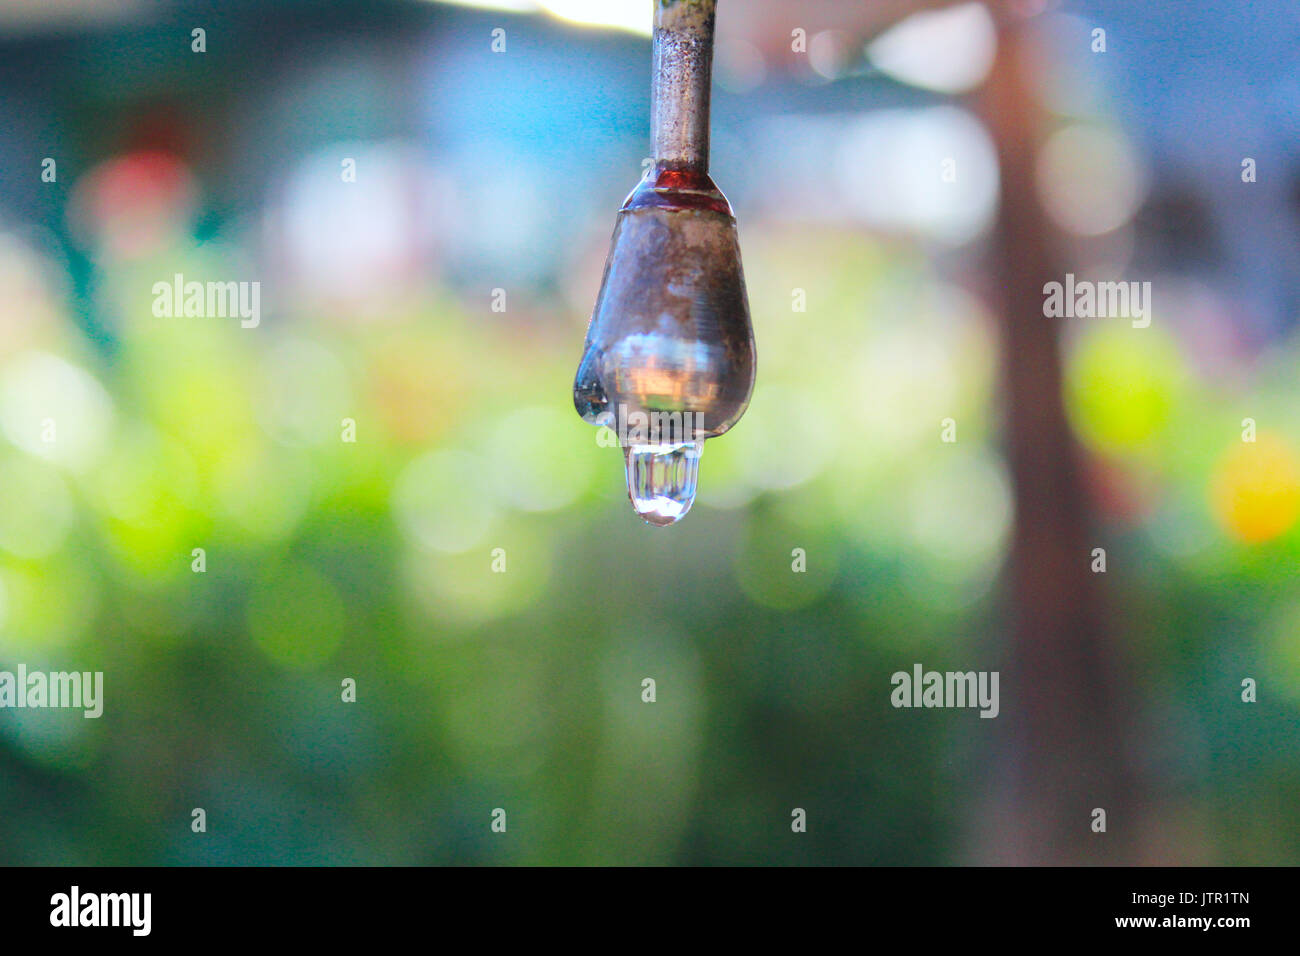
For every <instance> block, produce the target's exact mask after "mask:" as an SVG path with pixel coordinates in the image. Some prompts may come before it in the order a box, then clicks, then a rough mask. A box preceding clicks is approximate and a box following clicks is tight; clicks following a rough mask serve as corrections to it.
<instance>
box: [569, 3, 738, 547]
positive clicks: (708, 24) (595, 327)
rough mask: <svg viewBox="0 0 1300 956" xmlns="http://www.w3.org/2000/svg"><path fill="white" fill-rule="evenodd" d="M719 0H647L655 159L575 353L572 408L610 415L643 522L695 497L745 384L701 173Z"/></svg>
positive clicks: (716, 208) (719, 230)
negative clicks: (709, 445)
mask: <svg viewBox="0 0 1300 956" xmlns="http://www.w3.org/2000/svg"><path fill="white" fill-rule="evenodd" d="M716 12H717V3H716V0H656V2H655V29H654V48H653V60H654V66H653V90H652V96H651V132H652V139H653V146H654V160H655V162H654V166H652V167H651V168H649V169H648V170H647V171H646V175H645V177H644V178H643V179H642V180H641V182H640V183H639V184H638V185H637V187H636V188H635V189H634V190H632V194H631V195H630V196H628V198H627V201H626V202H624V203H623V207H622V209H620V210H619V214H618V219H617V221H616V223H615V225H614V237H613V239H612V241H611V243H610V250H609V258H608V260H607V261H606V263H605V277H604V279H603V280H602V282H601V287H600V293H599V295H598V296H597V298H596V307H595V309H594V310H593V312H592V316H591V324H590V326H589V327H588V329H587V340H586V343H585V346H584V348H583V355H582V360H581V362H580V363H579V365H578V373H577V375H576V376H575V378H574V383H573V403H574V406H575V407H576V408H577V410H578V414H579V415H581V416H582V417H583V419H584V420H585V421H587V422H590V423H591V424H594V425H600V424H605V425H610V427H611V428H613V429H614V431H615V433H616V435H617V436H618V440H619V444H620V445H622V447H623V450H624V455H625V456H626V464H627V490H628V497H629V498H630V499H631V500H632V506H633V508H634V509H635V510H636V513H637V514H638V515H640V516H641V517H642V518H643V519H645V520H646V521H647V522H648V523H650V524H652V525H658V526H664V525H670V524H673V523H675V522H677V521H679V520H680V519H681V518H682V517H683V516H684V515H685V514H686V513H687V512H688V511H689V510H690V508H691V504H692V503H693V502H694V500H695V489H696V485H697V482H698V479H699V467H700V455H701V453H702V451H703V448H704V440H705V439H707V438H715V437H717V436H718V435H721V434H723V433H724V432H726V431H727V430H728V429H730V428H731V426H732V425H734V424H735V423H736V422H737V421H739V420H740V416H741V415H743V414H744V412H745V408H746V407H747V406H748V404H749V396H750V393H751V392H752V391H753V388H754V333H753V329H752V328H751V326H750V322H749V300H748V297H747V296H746V294H745V278H744V274H743V272H742V270H741V265H740V245H739V241H738V239H737V236H736V220H735V217H734V216H733V215H732V211H731V205H730V204H729V203H728V202H727V199H726V197H725V196H723V195H722V193H721V191H720V190H719V189H718V187H717V186H716V185H714V183H713V180H712V179H711V178H710V177H709V158H708V157H709V88H710V84H711V78H712V66H713V28H714V21H715V16H716Z"/></svg>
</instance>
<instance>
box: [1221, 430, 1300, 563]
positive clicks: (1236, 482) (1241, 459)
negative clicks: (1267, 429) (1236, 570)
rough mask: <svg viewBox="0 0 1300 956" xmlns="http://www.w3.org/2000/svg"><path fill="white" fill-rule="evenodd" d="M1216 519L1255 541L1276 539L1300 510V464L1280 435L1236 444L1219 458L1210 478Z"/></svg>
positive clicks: (1246, 539)
mask: <svg viewBox="0 0 1300 956" xmlns="http://www.w3.org/2000/svg"><path fill="white" fill-rule="evenodd" d="M1210 504H1211V507H1212V508H1213V510H1214V514H1215V517H1216V518H1217V519H1218V520H1219V522H1220V523H1221V524H1222V525H1223V526H1224V527H1225V528H1226V529H1227V530H1228V531H1229V532H1230V533H1232V534H1233V535H1235V536H1236V537H1238V538H1240V539H1242V540H1243V541H1247V542H1250V543H1258V542H1261V541H1268V540H1270V539H1272V538H1276V537H1277V536H1278V535H1280V534H1282V533H1284V532H1285V531H1286V530H1287V529H1288V528H1290V527H1291V526H1292V525H1293V524H1294V523H1295V520H1296V516H1297V514H1300V462H1297V459H1296V455H1295V452H1293V451H1292V449H1291V447H1290V446H1289V445H1288V444H1287V443H1286V442H1285V441H1283V440H1282V439H1280V438H1278V437H1277V436H1275V435H1270V434H1264V433H1261V434H1260V435H1259V436H1258V438H1257V440H1256V441H1254V442H1241V443H1238V444H1236V445H1234V446H1233V447H1232V448H1230V449H1229V450H1228V451H1227V452H1225V453H1224V454H1223V455H1222V456H1221V457H1220V459H1219V463H1218V465H1217V467H1216V468H1215V471H1214V475H1213V477H1212V478H1211V480H1210Z"/></svg>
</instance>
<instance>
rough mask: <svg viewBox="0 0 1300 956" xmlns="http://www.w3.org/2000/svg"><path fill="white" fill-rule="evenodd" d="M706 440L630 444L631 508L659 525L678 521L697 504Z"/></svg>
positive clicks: (629, 487) (628, 473) (628, 451)
mask: <svg viewBox="0 0 1300 956" xmlns="http://www.w3.org/2000/svg"><path fill="white" fill-rule="evenodd" d="M703 453H704V442H702V441H686V442H677V443H674V444H669V445H628V446H627V447H626V448H625V449H624V454H625V455H626V458H627V494H628V497H629V498H631V499H632V507H633V508H634V509H636V513H637V514H639V515H640V516H641V518H642V519H643V520H644V521H645V522H646V523H647V524H652V525H655V526H656V527H660V528H662V527H666V526H667V525H670V524H675V523H676V522H678V521H680V520H681V519H682V518H684V517H686V512H688V511H690V510H691V505H693V504H694V503H695V487H696V484H697V483H698V482H699V478H700V455H702V454H703Z"/></svg>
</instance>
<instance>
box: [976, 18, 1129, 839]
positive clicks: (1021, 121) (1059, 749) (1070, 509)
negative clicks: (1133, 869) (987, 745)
mask: <svg viewBox="0 0 1300 956" xmlns="http://www.w3.org/2000/svg"><path fill="white" fill-rule="evenodd" d="M1017 6H1018V4H1014V3H1011V2H1007V3H1004V4H1003V5H1002V6H1001V7H1000V8H998V9H997V10H996V15H997V17H998V20H999V33H998V52H997V58H996V60H995V63H994V67H993V71H992V73H991V75H990V78H989V80H988V83H987V85H986V87H985V90H984V93H983V96H982V98H981V104H980V105H981V108H982V111H983V114H984V119H985V121H986V122H987V123H988V125H989V127H990V130H991V131H992V134H993V137H994V139H995V141H996V147H997V153H998V160H999V165H1000V168H1001V212H1000V216H999V221H998V226H997V231H996V235H995V238H994V244H993V256H994V262H993V269H992V276H991V278H992V281H993V282H994V283H995V284H996V285H995V300H996V301H995V307H996V308H997V309H998V311H999V314H1000V317H1001V329H1002V370H1001V386H1002V398H1003V402H1004V407H1005V409H1006V418H1005V425H1004V434H1005V443H1006V450H1007V455H1008V459H1009V463H1010V468H1011V473H1012V478H1013V483H1014V489H1015V508H1016V521H1015V530H1014V532H1013V543H1012V550H1011V556H1010V563H1009V567H1008V569H1007V575H1008V576H1007V582H1006V583H1007V588H1006V591H1005V593H1006V594H1007V597H1008V599H1009V602H1010V620H1009V621H1008V629H1009V634H1008V645H1007V646H1006V648H1005V651H1006V655H1005V660H1006V664H1005V670H1004V673H1003V680H1002V685H1001V694H1002V716H1001V717H1000V718H999V719H998V720H997V721H995V723H996V724H998V726H997V727H996V728H994V729H993V736H994V740H995V741H996V745H995V748H994V764H993V766H992V768H991V769H992V771H993V775H992V777H993V792H992V794H991V797H992V799H991V801H990V803H989V805H988V807H987V808H986V809H985V812H983V813H982V814H980V815H979V822H978V823H977V824H976V833H975V840H974V845H973V847H972V849H973V850H974V851H975V860H976V861H978V862H996V863H1014V864H1044V863H1086V862H1102V861H1106V862H1113V863H1123V862H1128V861H1132V860H1133V859H1134V858H1135V857H1136V855H1137V847H1136V846H1135V837H1136V833H1137V827H1136V821H1135V820H1134V819H1133V816H1132V811H1133V808H1134V807H1133V800H1132V786H1131V782H1130V775H1129V774H1128V773H1127V771H1126V770H1125V768H1124V752H1125V749H1126V746H1125V745H1126V741H1125V721H1124V720H1123V719H1122V718H1121V716H1120V712H1119V710H1118V708H1117V702H1118V701H1119V700H1120V699H1121V697H1122V691H1121V688H1120V685H1119V684H1118V683H1117V680H1116V675H1117V671H1118V667H1117V666H1116V664H1117V662H1116V660H1115V658H1114V655H1113V649H1112V647H1111V645H1110V643H1109V641H1108V634H1107V629H1106V625H1105V617H1106V615H1105V614H1104V613H1103V610H1102V599H1103V594H1102V590H1103V588H1102V587H1101V583H1102V582H1103V581H1104V576H1102V575H1098V574H1093V573H1092V571H1091V551H1092V549H1093V548H1094V547H1100V546H1102V543H1101V542H1099V541H1098V540H1097V539H1096V538H1095V537H1090V533H1091V522H1090V520H1089V501H1088V496H1087V494H1086V492H1085V488H1084V485H1083V482H1082V480H1081V475H1080V469H1079V460H1080V459H1079V452H1078V449H1077V448H1076V446H1075V443H1074V441H1073V438H1072V435H1071V432H1070V429H1069V426H1068V424H1067V421H1066V417H1065V409H1064V402H1063V396H1062V388H1061V386H1062V377H1061V357H1060V351H1059V335H1060V328H1059V326H1060V322H1059V320H1056V319H1051V318H1047V317H1045V316H1044V314H1043V285H1044V283H1046V282H1050V281H1053V280H1056V281H1061V280H1063V279H1064V274H1065V272H1067V271H1074V270H1071V269H1070V268H1068V263H1062V262H1060V261H1059V260H1058V256H1059V251H1058V250H1059V247H1060V244H1059V243H1058V242H1057V241H1056V240H1057V236H1056V234H1055V230H1054V227H1053V226H1052V224H1051V223H1050V221H1049V220H1048V218H1047V216H1046V215H1045V213H1044V211H1043V209H1042V206H1041V204H1040V202H1039V200H1038V193H1037V190H1036V185H1035V181H1034V180H1035V175H1034V171H1035V160H1036V156H1037V152H1038V150H1037V147H1038V145H1039V144H1040V143H1041V142H1042V138H1043V136H1044V134H1045V132H1046V130H1045V126H1046V121H1047V117H1046V115H1045V112H1044V111H1043V109H1042V108H1041V107H1040V105H1039V103H1038V101H1037V98H1036V96H1035V89H1036V83H1035V76H1036V73H1035V71H1036V69H1038V68H1041V67H1042V66H1043V64H1042V63H1041V61H1040V60H1038V59H1036V58H1035V53H1036V52H1037V51H1036V50H1035V46H1034V36H1033V31H1032V29H1031V27H1030V24H1029V22H1028V21H1026V20H1025V19H1024V18H1022V17H1020V16H1018V15H1016V13H1015V7H1017ZM1094 808H1102V809H1104V810H1105V811H1106V826H1107V832H1106V833H1096V832H1093V830H1092V826H1091V825H1092V820H1093V816H1092V813H1093V810H1094Z"/></svg>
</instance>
